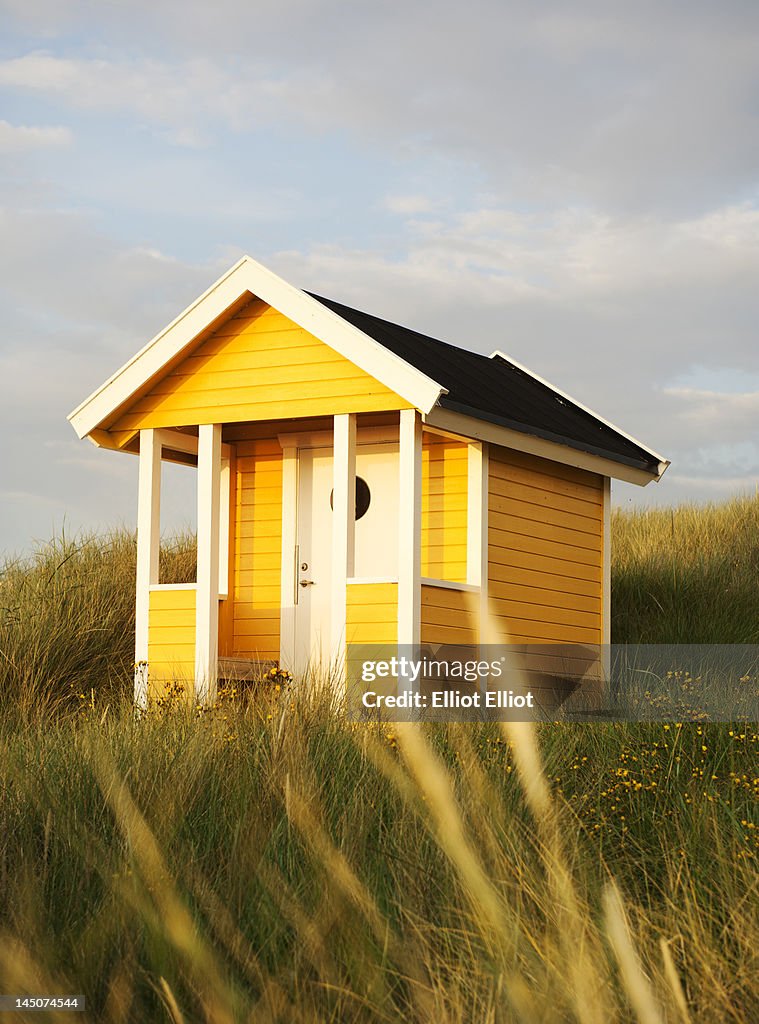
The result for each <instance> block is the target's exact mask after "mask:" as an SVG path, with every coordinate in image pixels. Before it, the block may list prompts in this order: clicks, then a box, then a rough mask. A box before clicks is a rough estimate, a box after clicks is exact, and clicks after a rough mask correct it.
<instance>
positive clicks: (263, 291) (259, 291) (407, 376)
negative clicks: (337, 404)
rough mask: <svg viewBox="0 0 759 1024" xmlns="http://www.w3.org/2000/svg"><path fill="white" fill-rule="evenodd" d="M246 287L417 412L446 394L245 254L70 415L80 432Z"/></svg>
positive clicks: (106, 413)
mask: <svg viewBox="0 0 759 1024" xmlns="http://www.w3.org/2000/svg"><path fill="white" fill-rule="evenodd" d="M246 292H249V293H250V294H251V297H253V296H255V297H256V298H259V299H261V301H262V302H266V303H267V304H268V305H270V306H273V307H274V308H275V309H277V310H279V311H280V312H281V313H282V314H283V315H284V316H286V317H288V318H289V319H290V320H292V321H293V322H294V323H296V324H298V326H299V327H302V328H303V329H304V330H306V331H308V332H309V333H310V334H313V335H314V336H315V337H316V338H318V339H319V340H320V341H323V342H324V343H325V344H326V345H329V347H330V348H332V349H334V350H335V351H336V352H339V353H340V355H342V356H344V357H345V358H346V359H349V360H350V361H351V362H353V363H355V364H356V365H357V366H358V367H360V368H361V369H362V370H364V371H365V372H366V373H368V374H369V375H370V376H372V377H374V378H376V379H377V380H379V381H380V382H381V383H382V384H384V385H385V386H386V387H388V388H389V389H390V390H391V391H394V392H395V393H396V394H397V395H400V397H401V398H403V399H405V400H406V401H407V402H408V403H409V404H410V405H413V406H415V407H416V408H417V409H419V410H420V411H421V412H428V411H429V410H430V409H431V408H432V407H433V406H434V405H435V403H436V402H437V401H438V399H439V398H440V396H441V395H443V394H446V389H445V388H443V387H442V386H441V385H440V384H438V383H437V382H436V381H433V380H431V379H430V378H429V377H427V376H426V375H425V374H423V373H421V372H420V371H419V370H417V369H415V367H413V366H411V365H410V364H409V363H407V362H405V361H404V360H403V359H401V358H400V357H399V356H396V355H395V353H393V352H391V351H390V350H389V349H386V348H384V347H383V346H382V345H380V344H379V342H377V341H375V340H374V339H373V338H370V337H369V336H368V335H366V334H364V333H363V331H360V330H358V328H357V327H354V326H353V325H352V324H349V323H347V321H345V320H343V319H342V317H340V316H339V315H338V314H337V313H334V312H333V311H332V310H331V309H328V308H327V307H326V306H323V305H322V304H321V303H320V302H319V301H318V300H317V299H314V298H312V297H311V296H310V295H307V294H306V293H305V292H303V291H301V290H300V289H299V288H296V287H295V286H294V285H291V284H288V283H287V281H284V280H283V279H282V278H281V277H278V276H277V275H276V274H274V273H273V272H272V271H271V270H268V269H267V268H266V267H264V266H262V265H261V264H260V263H257V262H256V261H255V260H253V259H251V258H250V256H243V257H242V258H241V259H240V260H238V261H237V263H235V264H234V266H233V267H231V268H230V269H229V270H228V271H227V272H226V273H225V274H223V275H222V276H221V277H220V278H219V280H218V281H216V282H215V283H214V284H212V285H211V287H210V288H209V289H208V290H207V291H205V292H204V293H203V294H202V295H201V296H200V298H198V299H196V300H195V301H194V302H193V303H192V305H190V306H188V307H187V309H186V310H185V311H184V312H183V313H180V314H179V316H178V317H177V318H176V319H175V320H173V321H172V322H171V323H170V324H169V326H168V327H166V328H164V330H162V331H161V332H160V333H159V334H157V335H156V336H155V338H153V339H152V341H150V342H148V344H147V345H145V347H144V348H142V349H141V350H140V351H139V352H138V353H137V354H136V355H135V356H133V357H132V358H131V359H130V360H129V362H127V363H125V364H124V366H122V367H121V369H120V370H118V371H117V372H116V373H115V374H113V376H112V377H109V379H108V380H107V381H106V382H105V383H104V384H103V385H101V387H99V388H98V389H97V390H96V391H94V392H93V393H92V394H91V395H90V397H89V398H87V399H85V401H84V402H82V404H81V405H79V406H78V407H77V408H76V409H75V410H74V411H73V412H72V413H71V414H70V415H69V417H68V418H69V420H70V422H71V424H72V426H73V427H74V430H76V432H77V434H78V435H79V437H85V436H86V435H87V434H89V433H90V431H92V430H94V429H95V428H96V427H98V426H99V424H101V423H102V422H103V420H105V419H106V418H107V417H108V416H110V415H111V414H112V413H114V412H115V411H116V410H117V409H118V408H119V407H120V406H122V405H124V403H125V402H127V401H129V399H130V398H131V396H132V395H134V394H135V392H137V391H138V390H139V389H140V388H141V387H143V386H144V385H145V384H146V383H147V382H148V381H149V380H150V379H151V378H152V377H154V376H155V375H156V374H158V373H160V372H161V370H162V369H163V368H164V367H165V366H166V365H167V363H169V362H170V361H171V360H172V359H174V358H175V357H176V356H178V355H179V354H180V353H181V352H182V351H183V349H185V348H186V347H187V346H189V345H190V344H192V342H193V341H194V340H195V338H196V337H197V336H198V335H199V334H200V332H201V331H203V330H204V329H205V328H206V327H208V325H209V324H211V323H213V322H214V320H216V319H217V318H218V317H220V316H222V315H223V314H224V312H225V311H226V310H227V309H229V308H230V307H231V306H233V305H234V303H235V302H237V301H238V300H239V299H240V298H241V297H242V296H244V295H245V293H246Z"/></svg>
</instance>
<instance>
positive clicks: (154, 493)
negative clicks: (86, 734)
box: [134, 430, 161, 709]
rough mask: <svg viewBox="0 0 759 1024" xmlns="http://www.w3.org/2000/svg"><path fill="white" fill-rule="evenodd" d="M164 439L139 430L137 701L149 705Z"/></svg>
mask: <svg viewBox="0 0 759 1024" xmlns="http://www.w3.org/2000/svg"><path fill="white" fill-rule="evenodd" d="M160 510H161V443H160V441H159V439H158V436H157V434H156V431H154V430H141V431H140V467H139V490H138V496H137V581H136V600H135V624H134V661H135V669H134V702H135V704H136V705H137V707H139V708H143V709H144V708H146V707H147V706H148V636H149V626H150V587H151V584H154V583H158V556H159V553H160V542H161V518H160Z"/></svg>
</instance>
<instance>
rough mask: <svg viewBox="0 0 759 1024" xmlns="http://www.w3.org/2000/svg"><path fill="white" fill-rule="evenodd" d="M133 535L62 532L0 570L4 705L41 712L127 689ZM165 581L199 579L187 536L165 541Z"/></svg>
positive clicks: (0, 660) (0, 675)
mask: <svg viewBox="0 0 759 1024" xmlns="http://www.w3.org/2000/svg"><path fill="white" fill-rule="evenodd" d="M135 561H136V541H135V536H134V534H132V533H129V532H127V531H124V530H121V531H114V532H112V533H109V534H106V535H105V536H96V535H80V536H78V537H74V538H72V537H67V536H66V535H65V534H61V536H60V537H58V538H55V539H54V540H53V541H51V542H50V543H49V544H46V545H43V546H41V547H39V548H38V549H37V550H36V551H34V553H33V554H31V555H30V556H28V557H26V558H15V559H7V560H6V562H5V564H4V565H3V566H2V568H1V569H0V704H2V703H5V702H8V704H9V706H10V707H11V708H12V709H13V710H14V711H21V712H23V713H31V714H35V715H36V714H39V713H40V712H41V711H42V710H43V709H52V708H54V707H56V706H59V705H61V704H70V703H71V702H72V699H73V702H74V703H75V704H76V702H77V701H78V700H79V699H81V698H80V697H79V695H80V694H82V693H84V694H86V695H87V696H88V697H91V695H92V693H93V691H94V692H95V693H97V695H98V697H99V698H102V697H104V696H106V695H110V696H116V695H117V694H124V693H126V692H127V687H128V685H129V680H130V679H131V676H132V666H133V664H134V575H135ZM160 568H161V579H162V581H164V582H166V583H183V582H187V581H190V580H193V579H194V578H195V542H194V538H193V537H192V536H190V535H189V534H180V535H177V536H176V537H173V538H170V539H169V540H168V541H167V542H166V543H164V544H163V545H162V547H161V567H160Z"/></svg>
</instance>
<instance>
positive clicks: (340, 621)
mask: <svg viewBox="0 0 759 1024" xmlns="http://www.w3.org/2000/svg"><path fill="white" fill-rule="evenodd" d="M334 424H335V429H334V430H333V431H329V430H318V431H309V432H295V433H283V434H279V435H278V440H279V443H280V445H281V446H282V561H281V569H280V662H281V664H282V666H283V667H285V668H289V669H292V668H293V666H294V665H295V661H296V633H295V627H296V607H297V603H298V593H297V587H298V558H297V550H296V547H297V542H298V499H299V494H298V469H299V453H300V452H301V451H303V450H308V449H313V448H328V449H330V450H331V451H332V455H333V461H332V467H333V469H332V472H333V490H334V509H335V512H336V515H335V516H334V519H333V521H332V578H331V590H332V593H331V626H330V633H331V636H330V640H331V648H332V650H331V660H332V661H333V662H334V663H335V664H337V665H339V664H342V662H341V661H340V657H341V654H343V653H344V648H345V623H346V610H347V609H346V601H347V597H346V588H347V581H348V579H349V578H350V577H351V576H352V574H353V562H354V551H353V541H354V540H355V535H354V531H353V526H354V512H355V508H354V502H353V501H350V500H349V496H350V495H352V494H355V483H354V484H353V486H351V479H353V480H354V481H355V475H356V451H357V448H358V449H362V448H364V447H365V446H373V445H380V444H382V445H384V444H395V445H397V444H398V441H399V434H400V430H399V427H398V426H396V425H389V426H382V427H361V428H358V429H357V428H356V417H355V413H344V414H340V415H336V416H335V417H334ZM343 499H344V500H343Z"/></svg>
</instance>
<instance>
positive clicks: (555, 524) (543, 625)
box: [488, 446, 603, 644]
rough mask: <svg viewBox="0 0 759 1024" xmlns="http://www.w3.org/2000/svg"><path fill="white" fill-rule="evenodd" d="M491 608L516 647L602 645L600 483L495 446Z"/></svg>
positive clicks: (491, 476) (491, 484)
mask: <svg viewBox="0 0 759 1024" xmlns="http://www.w3.org/2000/svg"><path fill="white" fill-rule="evenodd" d="M489 464H490V472H489V480H488V563H489V568H488V576H489V593H488V596H489V606H490V609H491V611H492V612H493V614H494V615H496V616H497V618H498V619H499V621H500V622H501V624H502V626H503V632H504V639H508V640H510V641H513V642H514V643H540V642H551V643H558V642H567V643H582V644H597V643H600V642H601V614H602V557H603V555H602V539H603V478H602V477H601V476H598V475H597V474H595V473H588V472H586V471H585V470H580V469H574V468H573V467H570V466H562V465H559V464H558V463H553V462H549V461H548V460H546V459H540V458H537V457H536V456H532V455H527V454H524V453H522V452H514V451H509V450H507V449H503V448H496V447H495V446H491V449H490V460H489Z"/></svg>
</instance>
